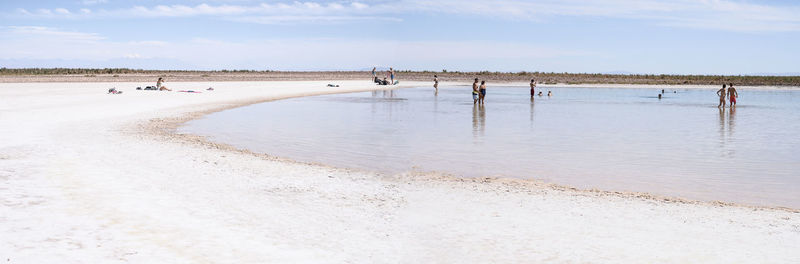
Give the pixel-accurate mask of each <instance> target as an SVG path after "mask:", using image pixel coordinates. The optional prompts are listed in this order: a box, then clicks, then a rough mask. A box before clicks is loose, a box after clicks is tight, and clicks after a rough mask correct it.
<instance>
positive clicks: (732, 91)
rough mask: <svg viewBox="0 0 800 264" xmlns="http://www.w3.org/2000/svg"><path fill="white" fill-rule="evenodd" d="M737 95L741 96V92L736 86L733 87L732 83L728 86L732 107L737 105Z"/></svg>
mask: <svg viewBox="0 0 800 264" xmlns="http://www.w3.org/2000/svg"><path fill="white" fill-rule="evenodd" d="M736 97H739V92H737V91H736V88H733V84H732V83H731V84H730V85H729V86H728V98H729V99H730V100H731V107H734V106H736Z"/></svg>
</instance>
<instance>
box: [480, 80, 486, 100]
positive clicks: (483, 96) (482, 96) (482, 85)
mask: <svg viewBox="0 0 800 264" xmlns="http://www.w3.org/2000/svg"><path fill="white" fill-rule="evenodd" d="M480 92H481V96H480V102H479V104H483V99H484V98H486V81H481V87H480Z"/></svg>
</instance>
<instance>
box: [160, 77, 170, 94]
mask: <svg viewBox="0 0 800 264" xmlns="http://www.w3.org/2000/svg"><path fill="white" fill-rule="evenodd" d="M164 82H165V81H164V78H161V77H158V81H157V82H156V88H158V90H159V91H172V90H170V89H169V88H167V87H166V86H164Z"/></svg>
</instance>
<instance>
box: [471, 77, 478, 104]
mask: <svg viewBox="0 0 800 264" xmlns="http://www.w3.org/2000/svg"><path fill="white" fill-rule="evenodd" d="M477 103H478V78H475V82H473V83H472V104H477Z"/></svg>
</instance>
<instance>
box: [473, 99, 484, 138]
mask: <svg viewBox="0 0 800 264" xmlns="http://www.w3.org/2000/svg"><path fill="white" fill-rule="evenodd" d="M485 132H486V110H485V108H484V106H483V105H479V104H473V105H472V137H473V138H474V139H480V138H482V137H483V136H484V134H485Z"/></svg>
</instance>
